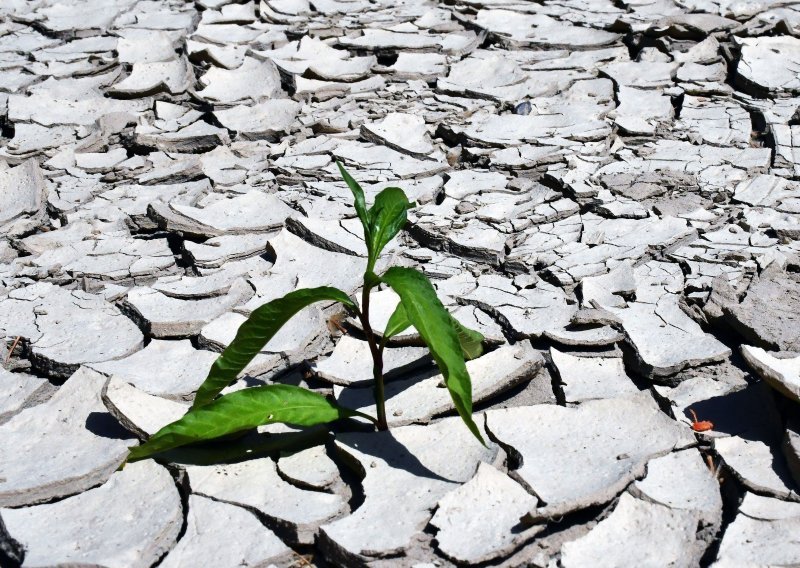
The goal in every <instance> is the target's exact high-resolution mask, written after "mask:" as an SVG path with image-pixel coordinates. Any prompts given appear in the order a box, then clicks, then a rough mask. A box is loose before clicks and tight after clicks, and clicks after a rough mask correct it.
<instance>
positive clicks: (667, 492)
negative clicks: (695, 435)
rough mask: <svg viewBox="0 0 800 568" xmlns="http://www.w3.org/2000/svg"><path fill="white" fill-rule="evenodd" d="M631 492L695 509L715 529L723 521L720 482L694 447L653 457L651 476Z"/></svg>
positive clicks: (654, 501)
mask: <svg viewBox="0 0 800 568" xmlns="http://www.w3.org/2000/svg"><path fill="white" fill-rule="evenodd" d="M630 492H631V494H632V495H634V496H635V497H639V498H642V499H644V500H646V501H651V502H653V503H658V504H660V505H665V506H667V507H669V508H670V509H683V510H688V511H695V512H697V513H698V514H699V515H700V516H701V517H702V519H703V521H704V522H705V524H706V525H710V526H711V527H712V532H713V531H716V530H717V528H718V527H719V525H720V523H721V522H722V497H721V496H720V489H719V482H718V481H717V479H716V478H715V476H714V474H712V473H711V470H709V469H708V464H707V463H706V462H705V460H703V456H702V455H701V454H700V452H698V451H697V450H696V449H694V448H689V449H687V450H683V451H680V452H672V453H671V454H667V455H666V456H664V457H661V458H655V459H653V460H650V463H648V464H647V477H645V478H644V479H642V480H640V481H636V482H635V483H634V484H633V485H632V486H631V488H630Z"/></svg>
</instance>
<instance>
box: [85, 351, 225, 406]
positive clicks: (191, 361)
mask: <svg viewBox="0 0 800 568" xmlns="http://www.w3.org/2000/svg"><path fill="white" fill-rule="evenodd" d="M217 357H219V353H214V352H213V351H205V350H202V349H195V348H194V347H192V343H191V341H189V340H188V339H184V340H181V341H162V340H160V339H154V340H152V341H151V342H150V343H148V344H147V347H145V348H144V349H142V350H141V351H137V352H136V353H134V354H133V355H130V356H128V357H125V358H123V359H117V360H116V361H106V362H105V363H92V364H90V365H88V366H89V367H91V368H92V369H94V370H95V371H100V372H101V373H103V374H105V375H109V376H112V377H115V378H117V379H120V380H122V381H124V382H126V383H130V384H132V385H133V386H135V387H136V388H138V389H141V390H142V391H144V392H146V393H149V394H153V395H157V396H162V397H165V398H171V399H174V400H188V399H191V398H193V397H194V392H195V391H196V390H197V388H198V387H199V386H200V385H201V384H202V382H203V381H204V380H205V378H206V376H207V375H208V370H209V369H210V368H211V364H212V363H213V362H214V361H215V360H216V359H217Z"/></svg>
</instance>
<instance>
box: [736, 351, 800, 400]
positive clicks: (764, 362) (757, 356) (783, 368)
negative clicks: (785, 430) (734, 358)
mask: <svg viewBox="0 0 800 568" xmlns="http://www.w3.org/2000/svg"><path fill="white" fill-rule="evenodd" d="M742 355H743V356H744V359H745V361H747V363H748V364H749V365H750V366H751V367H752V368H753V369H754V370H755V371H756V373H758V375H759V376H760V377H761V378H762V379H764V380H765V381H767V382H768V383H769V384H770V386H771V387H772V388H774V389H776V390H778V391H779V392H780V393H781V394H783V395H784V396H788V397H789V398H791V399H792V400H794V401H795V402H800V354H795V353H793V354H791V355H792V356H786V357H775V356H773V355H772V354H771V353H767V352H766V351H764V350H763V349H761V348H759V347H752V346H750V345H742ZM783 355H789V354H783Z"/></svg>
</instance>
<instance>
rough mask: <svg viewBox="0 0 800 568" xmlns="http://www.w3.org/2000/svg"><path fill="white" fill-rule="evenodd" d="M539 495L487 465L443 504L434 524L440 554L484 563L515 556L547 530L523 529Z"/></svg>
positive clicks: (542, 526) (441, 503) (483, 465)
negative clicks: (537, 534)
mask: <svg viewBox="0 0 800 568" xmlns="http://www.w3.org/2000/svg"><path fill="white" fill-rule="evenodd" d="M537 503H538V501H537V499H536V497H534V496H533V495H530V494H529V493H528V492H527V491H525V490H524V489H523V488H522V487H521V486H520V485H519V483H517V482H516V481H513V480H512V479H511V478H510V477H508V476H507V475H505V474H504V473H501V472H499V471H498V470H497V469H496V468H494V467H492V466H491V465H489V464H486V463H480V464H479V465H478V472H477V473H476V474H475V477H473V478H472V479H470V480H469V481H467V482H466V483H465V484H464V485H462V486H461V487H459V488H458V489H455V490H453V491H452V492H450V493H448V494H447V495H445V496H444V497H443V498H442V499H441V500H440V501H439V506H438V509H437V511H436V514H435V515H434V516H433V518H432V519H431V521H430V522H431V525H433V526H434V527H436V528H437V529H438V530H439V532H437V533H436V541H437V543H438V544H437V546H438V548H439V550H441V551H442V552H443V553H444V554H445V555H446V556H448V557H449V558H451V559H453V560H454V561H456V562H459V563H464V564H479V563H481V562H486V561H489V560H492V559H494V558H497V557H500V556H504V555H507V554H509V553H511V552H512V551H513V550H514V549H515V548H516V547H517V546H519V545H520V544H521V543H523V542H525V541H526V540H529V539H531V538H532V537H533V536H534V535H535V534H536V533H538V532H540V531H541V530H542V529H544V525H534V526H533V527H527V528H526V529H523V530H519V524H520V523H519V519H520V517H522V516H523V515H525V514H526V513H527V512H528V511H530V510H532V509H534V508H535V507H536V505H537Z"/></svg>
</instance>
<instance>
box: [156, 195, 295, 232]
mask: <svg viewBox="0 0 800 568" xmlns="http://www.w3.org/2000/svg"><path fill="white" fill-rule="evenodd" d="M294 214H296V212H295V211H294V209H292V208H291V207H289V206H288V205H286V204H285V203H283V202H282V201H281V200H280V199H278V198H277V197H276V196H274V195H272V194H267V193H264V192H262V191H256V190H254V191H249V192H247V193H245V194H244V195H238V196H236V197H233V198H231V199H220V200H218V201H215V202H214V203H212V204H211V205H208V206H206V207H203V208H200V207H193V206H191V205H184V204H182V203H175V202H173V203H170V204H169V205H165V204H162V203H153V204H152V205H151V206H150V207H149V208H148V215H149V216H150V217H151V218H153V219H155V220H156V222H158V224H159V226H160V227H162V228H164V229H167V230H170V231H183V232H184V233H189V234H191V235H198V236H205V237H216V236H219V235H226V234H236V235H239V234H246V233H252V232H259V233H263V232H267V231H273V230H275V229H278V228H280V227H281V226H282V225H283V223H284V221H286V219H287V218H288V217H290V216H292V215H294Z"/></svg>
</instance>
